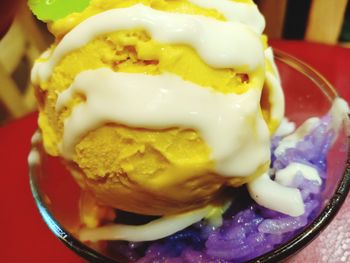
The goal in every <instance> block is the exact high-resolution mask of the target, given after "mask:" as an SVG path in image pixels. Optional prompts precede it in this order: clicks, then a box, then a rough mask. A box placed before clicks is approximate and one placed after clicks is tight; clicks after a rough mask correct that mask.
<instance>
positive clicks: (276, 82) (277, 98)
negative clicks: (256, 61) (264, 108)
mask: <svg viewBox="0 0 350 263" xmlns="http://www.w3.org/2000/svg"><path fill="white" fill-rule="evenodd" d="M264 53H265V59H266V60H267V61H268V62H269V63H270V65H271V67H272V72H269V71H266V82H267V85H268V87H269V92H270V93H269V102H270V104H271V112H270V115H271V119H272V120H275V121H281V120H282V119H283V117H284V112H285V99H284V93H283V89H282V85H281V79H280V75H279V72H278V69H277V66H276V63H275V60H274V55H273V50H272V48H271V47H268V48H267V49H266V50H265V52H264Z"/></svg>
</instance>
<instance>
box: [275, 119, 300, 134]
mask: <svg viewBox="0 0 350 263" xmlns="http://www.w3.org/2000/svg"><path fill="white" fill-rule="evenodd" d="M295 129H296V125H295V123H294V122H291V121H289V120H288V118H283V119H282V121H281V124H280V126H279V127H278V129H277V130H276V132H275V134H274V136H281V137H286V136H287V135H290V134H291V133H293V132H294V131H295Z"/></svg>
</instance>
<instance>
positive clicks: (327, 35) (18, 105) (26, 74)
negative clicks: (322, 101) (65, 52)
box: [0, 0, 350, 126]
mask: <svg viewBox="0 0 350 263" xmlns="http://www.w3.org/2000/svg"><path fill="white" fill-rule="evenodd" d="M213 1H215V0H213ZM255 2H256V3H257V4H258V6H259V8H260V10H261V12H262V13H263V14H264V15H265V18H266V21H267V27H266V34H267V35H268V36H269V37H270V38H271V39H284V40H299V41H312V42H319V43H324V44H328V45H343V46H344V47H349V48H350V5H349V4H348V2H349V1H348V0H255ZM0 17H1V20H0V126H1V125H3V124H4V123H6V122H7V121H10V120H13V119H16V118H20V117H22V116H24V115H26V114H28V113H29V112H32V111H35V110H36V104H35V96H34V94H33V90H32V88H31V86H30V69H31V67H32V65H33V63H34V61H35V59H36V58H37V57H38V56H39V54H40V53H41V52H42V51H43V50H45V48H47V47H48V46H49V45H50V43H51V42H52V41H53V39H52V38H51V36H50V34H49V33H48V32H47V29H46V25H45V24H43V23H41V22H39V21H38V20H36V19H35V18H34V17H33V16H32V14H31V12H30V11H29V10H28V8H27V6H26V1H25V0H23V1H21V0H17V1H16V0H0ZM330 59H331V58H330Z"/></svg>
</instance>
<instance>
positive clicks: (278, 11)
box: [258, 0, 348, 44]
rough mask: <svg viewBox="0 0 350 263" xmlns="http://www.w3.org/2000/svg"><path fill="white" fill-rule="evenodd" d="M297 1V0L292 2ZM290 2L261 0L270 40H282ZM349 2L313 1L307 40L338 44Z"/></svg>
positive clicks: (337, 0)
mask: <svg viewBox="0 0 350 263" xmlns="http://www.w3.org/2000/svg"><path fill="white" fill-rule="evenodd" d="M290 1H295V0H290ZM287 3H288V0H259V1H258V5H259V8H260V10H261V11H262V13H263V14H264V15H265V17H266V21H267V28H266V33H267V35H269V36H270V38H281V37H282V34H283V28H284V20H285V15H286V9H287ZM347 4H348V0H312V1H311V7H310V13H309V18H308V23H307V27H306V33H305V40H308V41H314V42H321V43H327V44H336V43H337V42H338V39H339V35H340V32H341V29H342V25H343V21H344V15H345V11H346V7H347Z"/></svg>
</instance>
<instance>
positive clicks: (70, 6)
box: [28, 0, 91, 22]
mask: <svg viewBox="0 0 350 263" xmlns="http://www.w3.org/2000/svg"><path fill="white" fill-rule="evenodd" d="M90 1H91V0H29V1H28V5H29V7H30V9H31V10H32V12H33V13H34V15H35V16H36V17H37V18H38V19H39V20H41V21H44V22H54V21H56V20H58V19H60V18H64V17H66V16H67V15H69V14H71V13H74V12H81V11H83V10H84V9H85V8H86V7H87V6H88V5H89V3H90Z"/></svg>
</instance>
